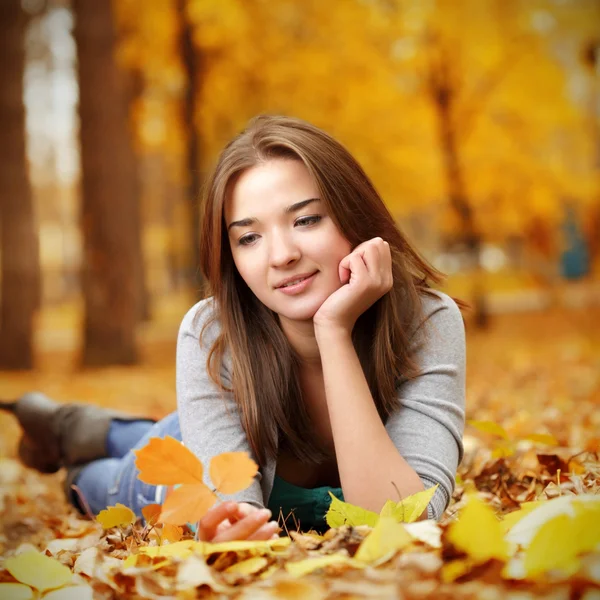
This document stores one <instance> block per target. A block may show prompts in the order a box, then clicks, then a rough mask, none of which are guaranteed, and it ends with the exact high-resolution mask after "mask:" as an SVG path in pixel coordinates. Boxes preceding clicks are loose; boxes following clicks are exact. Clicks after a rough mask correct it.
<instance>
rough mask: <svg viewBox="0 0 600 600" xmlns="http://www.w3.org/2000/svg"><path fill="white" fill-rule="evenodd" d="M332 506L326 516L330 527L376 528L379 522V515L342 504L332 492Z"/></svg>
mask: <svg viewBox="0 0 600 600" xmlns="http://www.w3.org/2000/svg"><path fill="white" fill-rule="evenodd" d="M329 495H330V496H331V505H330V506H329V510H328V511H327V514H326V515H325V520H326V521H327V525H329V527H331V528H333V527H341V526H342V525H352V526H353V527H357V526H359V525H368V526H369V527H375V525H377V521H379V515H378V514H377V513H375V512H372V511H370V510H366V509H364V508H361V507H360V506H355V505H354V504H350V503H349V502H342V501H341V500H340V499H339V498H336V497H335V496H334V495H333V494H332V493H331V492H329Z"/></svg>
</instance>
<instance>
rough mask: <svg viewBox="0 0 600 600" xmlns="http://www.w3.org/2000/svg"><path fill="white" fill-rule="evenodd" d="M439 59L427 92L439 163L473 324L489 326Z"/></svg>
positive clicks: (449, 90) (450, 93)
mask: <svg viewBox="0 0 600 600" xmlns="http://www.w3.org/2000/svg"><path fill="white" fill-rule="evenodd" d="M445 61H446V59H445V58H442V59H441V63H440V66H439V67H438V71H437V72H431V73H430V77H429V81H430V93H431V96H432V100H433V104H434V107H435V113H436V119H437V126H438V135H439V142H440V146H441V150H442V163H443V167H444V175H445V179H446V189H447V193H448V199H449V201H450V205H451V206H452V208H453V210H454V211H455V212H456V214H457V215H458V218H459V222H460V224H461V229H460V236H461V238H462V240H463V241H464V243H465V246H466V248H467V252H468V255H469V258H470V262H471V265H470V267H471V268H472V269H473V272H474V277H475V281H474V285H473V290H472V296H473V304H474V307H473V308H474V314H475V324H476V325H477V326H478V327H486V326H487V325H489V311H488V308H487V302H486V298H485V290H484V286H483V283H482V279H483V278H482V273H481V235H480V233H479V231H478V230H477V226H476V224H475V219H474V215H473V208H472V206H471V203H470V202H469V199H468V194H467V190H466V185H465V181H464V174H463V170H462V165H461V163H460V155H459V148H458V140H457V132H456V125H455V122H454V119H453V115H454V112H453V111H454V102H455V95H456V91H455V89H454V88H453V83H452V81H451V75H450V73H451V69H450V66H449V65H448V64H447V63H446V62H445Z"/></svg>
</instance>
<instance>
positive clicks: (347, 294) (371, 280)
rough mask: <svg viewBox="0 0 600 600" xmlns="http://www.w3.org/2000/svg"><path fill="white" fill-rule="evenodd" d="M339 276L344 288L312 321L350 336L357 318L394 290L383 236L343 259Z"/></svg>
mask: <svg viewBox="0 0 600 600" xmlns="http://www.w3.org/2000/svg"><path fill="white" fill-rule="evenodd" d="M339 276H340V282H341V283H342V287H340V288H339V289H338V290H336V291H335V292H333V294H331V296H329V298H327V300H325V302H323V304H321V307H320V308H319V310H318V311H317V312H316V313H315V316H314V318H313V322H314V324H315V327H316V328H335V329H340V330H342V331H344V332H346V333H348V334H349V333H352V329H353V328H354V324H355V323H356V320H357V319H358V317H360V315H362V313H364V312H365V311H366V310H367V309H368V308H369V307H370V306H372V305H373V304H374V303H375V302H376V301H377V300H379V298H381V297H382V296H383V295H384V294H386V293H387V292H389V291H390V290H391V289H392V285H393V283H394V281H393V275H392V255H391V251H390V245H389V244H388V243H387V242H385V241H384V240H382V239H381V238H380V237H377V238H373V239H371V240H367V241H366V242H363V243H362V244H360V245H358V246H357V247H356V248H355V249H354V250H353V251H352V252H351V253H350V254H348V255H347V256H345V257H344V258H343V259H342V260H341V262H340V265H339Z"/></svg>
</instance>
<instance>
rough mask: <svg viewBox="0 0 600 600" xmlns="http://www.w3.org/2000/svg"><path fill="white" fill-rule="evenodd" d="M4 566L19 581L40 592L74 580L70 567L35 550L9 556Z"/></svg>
mask: <svg viewBox="0 0 600 600" xmlns="http://www.w3.org/2000/svg"><path fill="white" fill-rule="evenodd" d="M4 568H5V569H6V570H7V571H8V572H9V573H10V574H11V575H12V576H13V577H14V578H15V579H16V580H17V581H20V582H21V583H25V584H27V585H30V586H31V587H34V588H36V589H37V590H39V591H40V592H44V591H46V590H52V589H54V588H59V587H63V586H64V585H67V584H69V583H71V581H72V580H73V573H71V570H70V569H69V568H68V567H65V565H63V564H61V563H59V562H58V561H57V560H54V559H53V558H50V557H48V556H45V555H44V554H40V553H39V552H35V551H34V550H29V551H28V552H23V553H22V554H19V555H18V556H15V557H12V558H7V559H6V561H4Z"/></svg>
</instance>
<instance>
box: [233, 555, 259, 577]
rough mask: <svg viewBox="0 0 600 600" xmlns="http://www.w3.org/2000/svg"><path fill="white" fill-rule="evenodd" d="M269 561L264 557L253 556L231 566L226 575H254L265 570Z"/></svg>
mask: <svg viewBox="0 0 600 600" xmlns="http://www.w3.org/2000/svg"><path fill="white" fill-rule="evenodd" d="M268 564H269V561H268V560H267V559H266V558H265V557H264V556H253V557H252V558H248V559H246V560H242V561H240V562H238V563H235V564H233V565H231V566H230V567H229V568H227V569H225V573H236V574H237V575H253V574H254V573H258V572H259V571H260V570H261V569H264V568H265V567H266V566H267V565H268Z"/></svg>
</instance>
